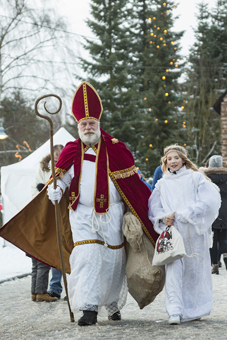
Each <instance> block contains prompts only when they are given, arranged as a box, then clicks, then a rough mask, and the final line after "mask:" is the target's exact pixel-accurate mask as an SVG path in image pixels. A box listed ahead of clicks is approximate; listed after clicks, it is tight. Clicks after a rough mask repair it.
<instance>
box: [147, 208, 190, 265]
mask: <svg viewBox="0 0 227 340" xmlns="http://www.w3.org/2000/svg"><path fill="white" fill-rule="evenodd" d="M173 215H174V213H173ZM184 256H187V254H186V251H185V247H184V241H183V238H182V236H181V234H180V233H179V231H178V230H177V229H176V228H175V227H174V226H173V225H172V226H166V228H165V230H164V231H163V232H162V233H161V235H160V236H159V238H158V239H157V241H156V244H155V251H154V257H153V261H152V265H153V266H162V265H164V264H168V263H171V262H173V261H175V260H178V259H180V258H182V257H184Z"/></svg>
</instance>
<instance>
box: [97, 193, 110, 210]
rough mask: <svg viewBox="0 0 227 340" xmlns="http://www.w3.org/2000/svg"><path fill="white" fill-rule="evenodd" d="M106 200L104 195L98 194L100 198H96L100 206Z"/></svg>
mask: <svg viewBox="0 0 227 340" xmlns="http://www.w3.org/2000/svg"><path fill="white" fill-rule="evenodd" d="M106 201H107V199H106V198H104V195H100V198H96V202H99V203H100V206H99V207H100V208H103V203H105V202H106Z"/></svg>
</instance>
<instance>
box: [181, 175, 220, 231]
mask: <svg viewBox="0 0 227 340" xmlns="http://www.w3.org/2000/svg"><path fill="white" fill-rule="evenodd" d="M196 177H197V179H196V180H197V182H198V188H197V195H196V196H197V197H196V201H195V203H194V204H191V205H190V206H188V207H187V208H185V209H184V210H182V211H177V214H176V215H177V218H178V219H179V221H181V222H183V223H185V222H186V223H187V222H189V223H191V224H192V225H194V227H195V229H196V232H197V234H198V235H201V234H204V233H205V232H207V231H208V230H209V228H210V227H211V225H212V223H213V222H214V221H215V219H216V218H217V217H218V212H219V208H220V206H221V195H220V192H219V188H218V187H217V186H216V185H215V184H214V183H212V182H210V181H208V180H207V179H206V178H205V177H204V176H203V175H202V174H198V175H197V176H196Z"/></svg>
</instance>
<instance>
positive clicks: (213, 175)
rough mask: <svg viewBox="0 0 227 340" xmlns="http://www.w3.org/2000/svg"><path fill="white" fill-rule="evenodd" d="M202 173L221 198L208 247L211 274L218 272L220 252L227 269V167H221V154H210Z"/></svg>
mask: <svg viewBox="0 0 227 340" xmlns="http://www.w3.org/2000/svg"><path fill="white" fill-rule="evenodd" d="M204 173H205V175H206V176H207V177H209V178H210V179H211V181H212V182H213V183H215V184H216V185H217V186H218V187H219V189H220V194H221V200H222V202H221V207H220V210H219V215H218V217H217V219H216V220H215V221H214V223H213V224H212V230H213V247H212V248H211V249H210V255H211V263H212V274H219V259H220V254H223V260H224V262H225V266H226V269H227V169H225V168H223V160H222V156H220V155H214V156H212V157H211V158H210V159H209V167H208V169H204Z"/></svg>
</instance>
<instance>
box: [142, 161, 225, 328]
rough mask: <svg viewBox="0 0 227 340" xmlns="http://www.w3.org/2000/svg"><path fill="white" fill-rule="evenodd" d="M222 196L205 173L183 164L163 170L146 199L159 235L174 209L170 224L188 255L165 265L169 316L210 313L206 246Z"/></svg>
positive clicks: (186, 318)
mask: <svg viewBox="0 0 227 340" xmlns="http://www.w3.org/2000/svg"><path fill="white" fill-rule="evenodd" d="M220 204H221V198H220V194H219V190H218V188H217V187H216V186H215V185H214V184H213V183H211V182H210V181H208V180H207V179H206V178H205V177H204V175H202V174H201V173H200V172H198V171H193V170H192V169H186V167H185V166H183V167H182V168H181V169H180V170H178V171H177V172H176V173H170V172H168V173H166V174H164V176H163V178H162V179H160V180H159V181H158V182H157V184H156V186H155V189H154V191H153V193H152V194H151V196H150V199H149V218H150V220H151V221H152V223H153V224H154V229H155V230H156V232H158V233H159V234H160V233H161V232H162V231H163V230H164V229H165V224H164V223H163V222H162V221H163V220H164V218H165V217H166V216H169V215H170V214H171V213H173V212H175V221H174V223H173V225H174V226H175V227H176V228H177V230H178V231H179V232H180V234H181V235H182V237H183V240H184V245H185V250H186V253H187V255H188V256H190V255H191V254H192V253H195V254H197V255H196V256H192V257H183V258H182V259H180V260H176V261H174V262H172V263H170V264H167V265H166V266H165V269H166V281H165V305H166V311H167V313H168V315H169V316H172V315H179V316H180V317H181V321H182V322H184V321H189V320H194V319H198V318H201V317H202V316H206V315H209V314H210V311H211V308H212V277H211V260H210V253H209V247H210V246H211V244H210V240H211V225H212V223H213V221H214V220H215V219H216V217H217V216H218V211H219V208H220Z"/></svg>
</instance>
